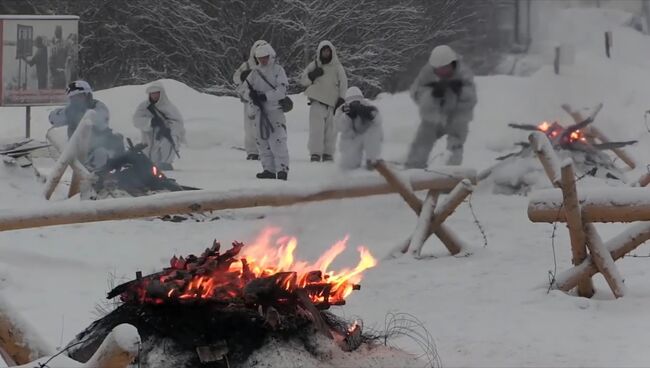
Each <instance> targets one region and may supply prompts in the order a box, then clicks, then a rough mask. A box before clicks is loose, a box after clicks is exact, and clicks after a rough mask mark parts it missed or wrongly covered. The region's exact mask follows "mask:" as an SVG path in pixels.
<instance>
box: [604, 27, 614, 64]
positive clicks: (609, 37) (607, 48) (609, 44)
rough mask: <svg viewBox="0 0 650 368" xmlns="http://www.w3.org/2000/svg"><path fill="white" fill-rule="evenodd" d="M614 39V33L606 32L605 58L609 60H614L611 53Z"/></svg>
mask: <svg viewBox="0 0 650 368" xmlns="http://www.w3.org/2000/svg"><path fill="white" fill-rule="evenodd" d="M613 41H614V39H613V38H612V31H606V32H605V56H607V58H608V59H611V58H612V55H611V53H610V48H611V47H612V45H613Z"/></svg>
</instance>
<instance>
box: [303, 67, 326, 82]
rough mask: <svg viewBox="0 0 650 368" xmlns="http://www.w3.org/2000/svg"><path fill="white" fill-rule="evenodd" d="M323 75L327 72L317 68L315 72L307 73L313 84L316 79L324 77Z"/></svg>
mask: <svg viewBox="0 0 650 368" xmlns="http://www.w3.org/2000/svg"><path fill="white" fill-rule="evenodd" d="M323 73H325V72H324V71H323V68H321V67H319V66H317V67H316V68H315V69H314V70H312V71H311V72H309V73H307V77H308V78H309V80H311V81H312V83H313V82H314V81H315V80H316V78H318V77H320V76H322V75H323Z"/></svg>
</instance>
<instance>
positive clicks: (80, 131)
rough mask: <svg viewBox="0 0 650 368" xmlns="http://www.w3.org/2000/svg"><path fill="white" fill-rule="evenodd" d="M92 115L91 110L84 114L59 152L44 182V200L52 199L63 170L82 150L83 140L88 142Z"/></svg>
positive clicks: (93, 112)
mask: <svg viewBox="0 0 650 368" xmlns="http://www.w3.org/2000/svg"><path fill="white" fill-rule="evenodd" d="M94 114H95V111H93V110H88V111H87V112H86V113H85V114H84V116H83V118H81V121H80V122H79V125H78V126H77V129H75V131H74V133H73V134H72V136H71V137H70V140H69V141H68V143H67V144H66V146H65V148H64V149H63V151H61V155H60V156H59V159H58V160H57V161H56V164H55V165H54V168H53V169H52V172H51V173H50V175H48V177H47V181H46V182H45V190H44V195H45V198H46V199H50V197H52V193H54V189H56V186H57V185H58V184H59V181H61V177H62V176H63V173H64V172H65V169H66V168H67V167H68V165H70V164H71V163H72V162H73V161H74V160H76V159H77V157H78V153H79V152H80V150H81V149H82V142H83V141H84V140H86V141H87V140H88V139H87V136H88V134H89V133H90V127H91V126H92V116H93V115H94Z"/></svg>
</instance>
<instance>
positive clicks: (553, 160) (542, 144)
mask: <svg viewBox="0 0 650 368" xmlns="http://www.w3.org/2000/svg"><path fill="white" fill-rule="evenodd" d="M528 140H529V141H530V144H531V147H532V148H533V152H535V154H536V155H537V158H538V159H539V161H540V162H541V163H542V166H543V167H544V171H545V172H546V176H547V177H548V178H549V180H551V184H553V186H554V187H559V186H560V160H559V159H558V157H557V155H556V154H555V151H554V150H553V145H552V144H551V141H549V140H548V137H547V136H546V134H544V133H542V132H533V133H531V134H530V135H529V136H528Z"/></svg>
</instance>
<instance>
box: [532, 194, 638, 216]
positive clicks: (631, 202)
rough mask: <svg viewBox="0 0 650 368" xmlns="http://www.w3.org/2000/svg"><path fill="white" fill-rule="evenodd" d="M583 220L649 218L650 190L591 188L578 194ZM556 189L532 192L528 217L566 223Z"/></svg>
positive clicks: (560, 197)
mask: <svg viewBox="0 0 650 368" xmlns="http://www.w3.org/2000/svg"><path fill="white" fill-rule="evenodd" d="M578 202H579V204H580V207H581V208H582V220H583V221H584V222H634V221H650V192H648V189H646V188H621V189H616V190H615V191H614V190H611V189H591V190H584V191H582V192H581V193H579V194H578ZM562 203H563V196H562V192H561V191H560V190H559V189H547V190H542V191H539V192H536V193H534V194H533V195H531V197H530V200H529V202H528V218H529V219H530V220H531V221H532V222H548V223H553V222H556V221H560V222H566V221H567V220H566V209H565V208H564V206H563V205H562Z"/></svg>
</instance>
